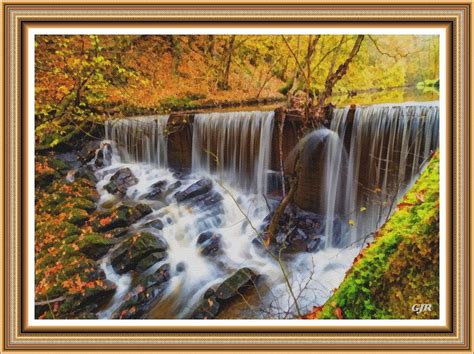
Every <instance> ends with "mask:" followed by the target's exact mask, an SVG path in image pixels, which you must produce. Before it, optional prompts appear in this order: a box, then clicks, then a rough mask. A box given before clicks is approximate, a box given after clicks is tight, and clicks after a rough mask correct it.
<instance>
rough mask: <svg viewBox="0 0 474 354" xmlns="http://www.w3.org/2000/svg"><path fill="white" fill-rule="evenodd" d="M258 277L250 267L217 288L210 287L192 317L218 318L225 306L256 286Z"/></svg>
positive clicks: (239, 271) (241, 270) (236, 273)
mask: <svg viewBox="0 0 474 354" xmlns="http://www.w3.org/2000/svg"><path fill="white" fill-rule="evenodd" d="M257 277H258V276H257V274H255V273H254V272H253V271H252V270H251V269H249V268H241V269H239V270H238V271H237V272H235V273H234V274H232V275H231V276H230V277H229V278H227V279H226V280H224V282H222V283H221V284H220V285H219V286H218V287H217V288H216V290H214V289H212V288H210V289H208V290H207V291H206V292H205V294H204V296H203V300H202V302H201V303H200V304H199V306H198V307H197V308H196V309H195V310H194V312H193V313H192V315H191V318H194V319H213V318H216V317H217V315H218V314H219V312H220V311H221V310H222V308H223V307H224V306H227V305H229V303H230V302H231V301H233V300H234V299H235V298H237V297H240V296H242V294H243V293H245V292H246V291H247V290H249V289H250V288H252V287H254V286H255V281H256V280H257Z"/></svg>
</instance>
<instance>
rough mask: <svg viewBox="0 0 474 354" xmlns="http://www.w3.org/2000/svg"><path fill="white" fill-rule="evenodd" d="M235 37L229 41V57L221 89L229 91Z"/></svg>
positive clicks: (227, 56)
mask: <svg viewBox="0 0 474 354" xmlns="http://www.w3.org/2000/svg"><path fill="white" fill-rule="evenodd" d="M234 43H235V35H232V36H231V37H230V40H229V45H228V46H227V55H226V63H225V69H224V77H223V80H222V81H221V82H220V85H219V86H220V87H219V88H220V89H222V90H228V89H229V87H230V86H229V75H230V64H231V63H232V52H233V51H234Z"/></svg>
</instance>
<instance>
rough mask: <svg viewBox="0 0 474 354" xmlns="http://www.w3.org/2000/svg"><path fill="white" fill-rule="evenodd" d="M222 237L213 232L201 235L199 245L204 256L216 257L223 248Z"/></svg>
mask: <svg viewBox="0 0 474 354" xmlns="http://www.w3.org/2000/svg"><path fill="white" fill-rule="evenodd" d="M221 237H222V236H221V235H220V234H218V233H215V232H212V231H206V232H203V233H202V234H200V235H199V237H198V239H197V244H198V246H199V250H200V252H201V254H202V255H203V256H209V255H211V256H214V255H216V254H217V253H218V252H219V251H220V248H221Z"/></svg>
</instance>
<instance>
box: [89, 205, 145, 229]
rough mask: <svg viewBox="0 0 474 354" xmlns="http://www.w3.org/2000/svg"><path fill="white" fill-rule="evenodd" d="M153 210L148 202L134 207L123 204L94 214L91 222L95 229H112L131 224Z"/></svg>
mask: <svg viewBox="0 0 474 354" xmlns="http://www.w3.org/2000/svg"><path fill="white" fill-rule="evenodd" d="M151 212H152V209H151V208H150V206H148V205H146V204H137V205H136V206H134V207H129V206H125V205H121V206H119V207H118V208H115V209H112V210H109V211H104V212H101V213H99V214H98V215H96V216H94V217H93V218H92V219H91V221H90V224H91V226H92V228H93V230H94V231H98V232H104V231H110V230H112V229H116V228H119V227H126V226H130V225H132V224H133V223H135V222H137V221H138V220H140V219H141V218H142V217H144V216H146V215H148V214H150V213H151Z"/></svg>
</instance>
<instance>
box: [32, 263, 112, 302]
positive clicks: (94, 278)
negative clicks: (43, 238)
mask: <svg viewBox="0 0 474 354" xmlns="http://www.w3.org/2000/svg"><path fill="white" fill-rule="evenodd" d="M104 280H105V274H104V272H103V270H101V269H100V268H99V266H98V265H97V264H96V262H95V261H93V260H92V259H89V258H87V257H85V256H83V255H81V254H75V255H66V256H61V255H59V256H58V257H57V262H56V263H54V264H52V265H51V266H49V267H46V268H44V269H40V270H38V273H37V274H36V276H35V281H36V289H35V294H36V301H43V300H47V299H54V298H56V297H59V296H63V295H71V294H76V293H84V292H85V291H86V289H87V288H89V287H95V286H101V285H102V283H103V281H104Z"/></svg>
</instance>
